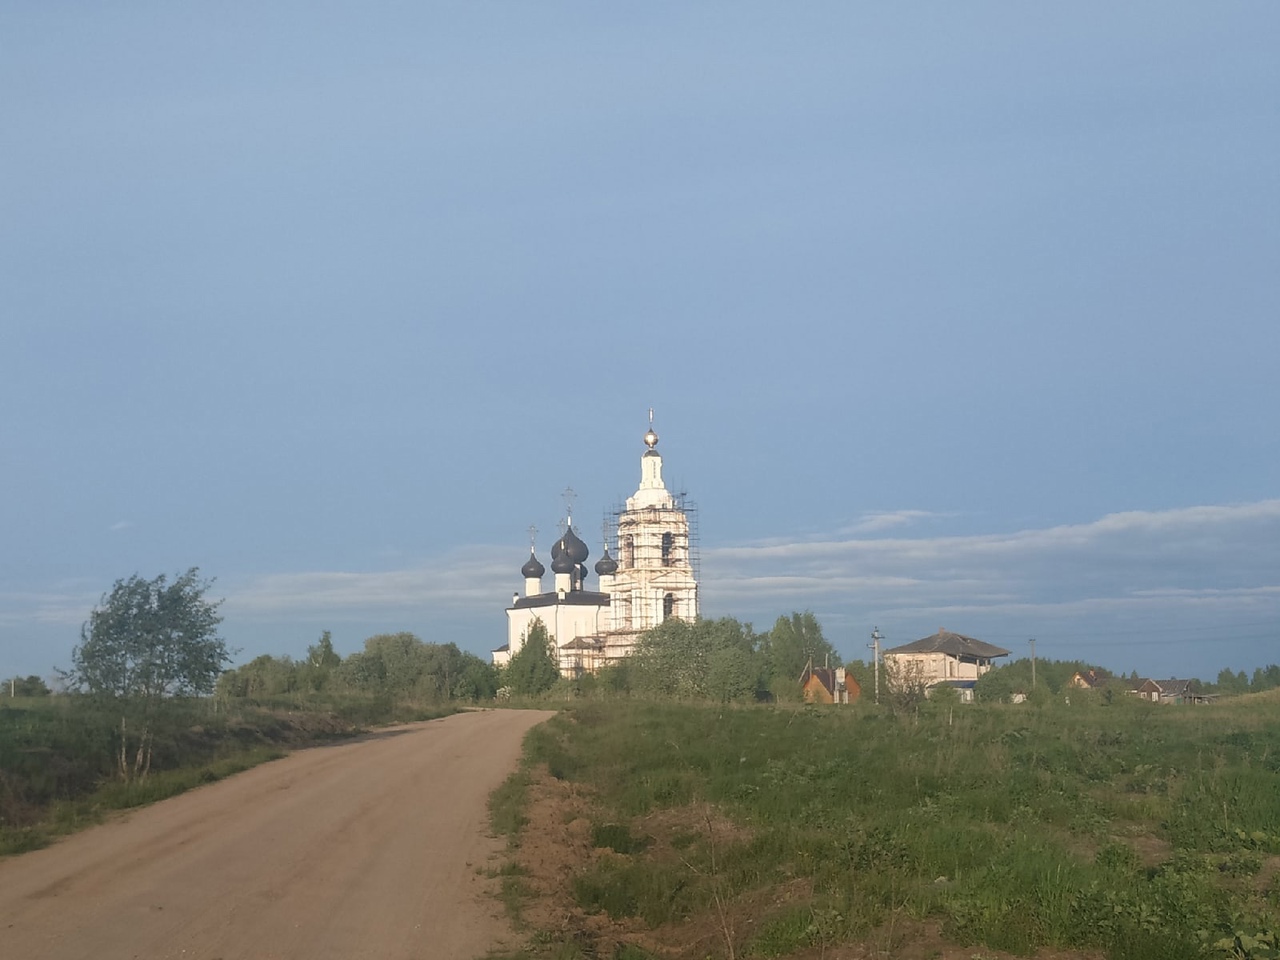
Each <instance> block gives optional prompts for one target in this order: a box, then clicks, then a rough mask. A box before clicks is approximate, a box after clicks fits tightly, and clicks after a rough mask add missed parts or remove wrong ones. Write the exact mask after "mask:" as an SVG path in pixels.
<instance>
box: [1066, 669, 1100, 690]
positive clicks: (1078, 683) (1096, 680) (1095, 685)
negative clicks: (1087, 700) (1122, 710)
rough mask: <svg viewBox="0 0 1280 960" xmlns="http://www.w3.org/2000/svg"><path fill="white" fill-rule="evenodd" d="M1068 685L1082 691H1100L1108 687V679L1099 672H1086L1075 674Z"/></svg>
mask: <svg viewBox="0 0 1280 960" xmlns="http://www.w3.org/2000/svg"><path fill="white" fill-rule="evenodd" d="M1067 685H1068V686H1072V687H1076V688H1077V689H1080V690H1100V689H1102V688H1103V687H1105V686H1106V685H1107V678H1106V677H1104V676H1103V675H1102V674H1100V673H1098V671H1097V670H1085V671H1084V672H1083V673H1081V672H1076V673H1075V674H1073V675H1072V677H1071V679H1070V680H1068V681H1067Z"/></svg>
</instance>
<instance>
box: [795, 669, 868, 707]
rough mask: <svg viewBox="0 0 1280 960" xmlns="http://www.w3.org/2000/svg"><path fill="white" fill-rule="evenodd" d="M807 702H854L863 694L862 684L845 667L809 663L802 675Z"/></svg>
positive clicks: (802, 689) (805, 700)
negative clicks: (816, 665) (819, 665)
mask: <svg viewBox="0 0 1280 960" xmlns="http://www.w3.org/2000/svg"><path fill="white" fill-rule="evenodd" d="M800 689H801V691H802V692H803V694H804V702H805V703H853V701H855V700H857V699H858V697H860V696H862V686H861V684H859V683H858V681H857V680H855V679H854V676H853V674H852V673H850V672H849V671H848V670H846V669H845V668H844V667H815V666H813V665H809V666H807V667H805V668H804V673H802V674H801V675H800Z"/></svg>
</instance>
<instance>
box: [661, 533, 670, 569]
mask: <svg viewBox="0 0 1280 960" xmlns="http://www.w3.org/2000/svg"><path fill="white" fill-rule="evenodd" d="M671 541H672V537H671V534H670V533H664V534H663V535H662V565H663V566H664V567H669V566H671Z"/></svg>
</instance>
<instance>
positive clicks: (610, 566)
mask: <svg viewBox="0 0 1280 960" xmlns="http://www.w3.org/2000/svg"><path fill="white" fill-rule="evenodd" d="M617 572H618V561H617V560H615V559H613V557H611V556H609V548H608V547H605V548H604V556H603V557H601V558H600V559H599V560H597V561H596V575H597V576H601V577H612V576H613V575H614V574H615V573H617Z"/></svg>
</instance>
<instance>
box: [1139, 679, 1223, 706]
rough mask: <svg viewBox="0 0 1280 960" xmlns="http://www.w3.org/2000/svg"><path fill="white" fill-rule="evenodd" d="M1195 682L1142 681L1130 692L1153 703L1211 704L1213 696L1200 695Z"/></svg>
mask: <svg viewBox="0 0 1280 960" xmlns="http://www.w3.org/2000/svg"><path fill="white" fill-rule="evenodd" d="M1194 687H1195V681H1194V680H1150V679H1145V678H1144V679H1141V680H1139V681H1137V682H1136V683H1134V684H1133V689H1131V690H1130V691H1129V692H1130V693H1132V694H1134V695H1135V696H1137V697H1139V698H1140V699H1142V700H1150V701H1151V702H1152V703H1210V702H1212V701H1213V700H1214V699H1215V698H1214V697H1213V696H1212V695H1207V694H1202V693H1198V692H1197V691H1196V690H1195V689H1194Z"/></svg>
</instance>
